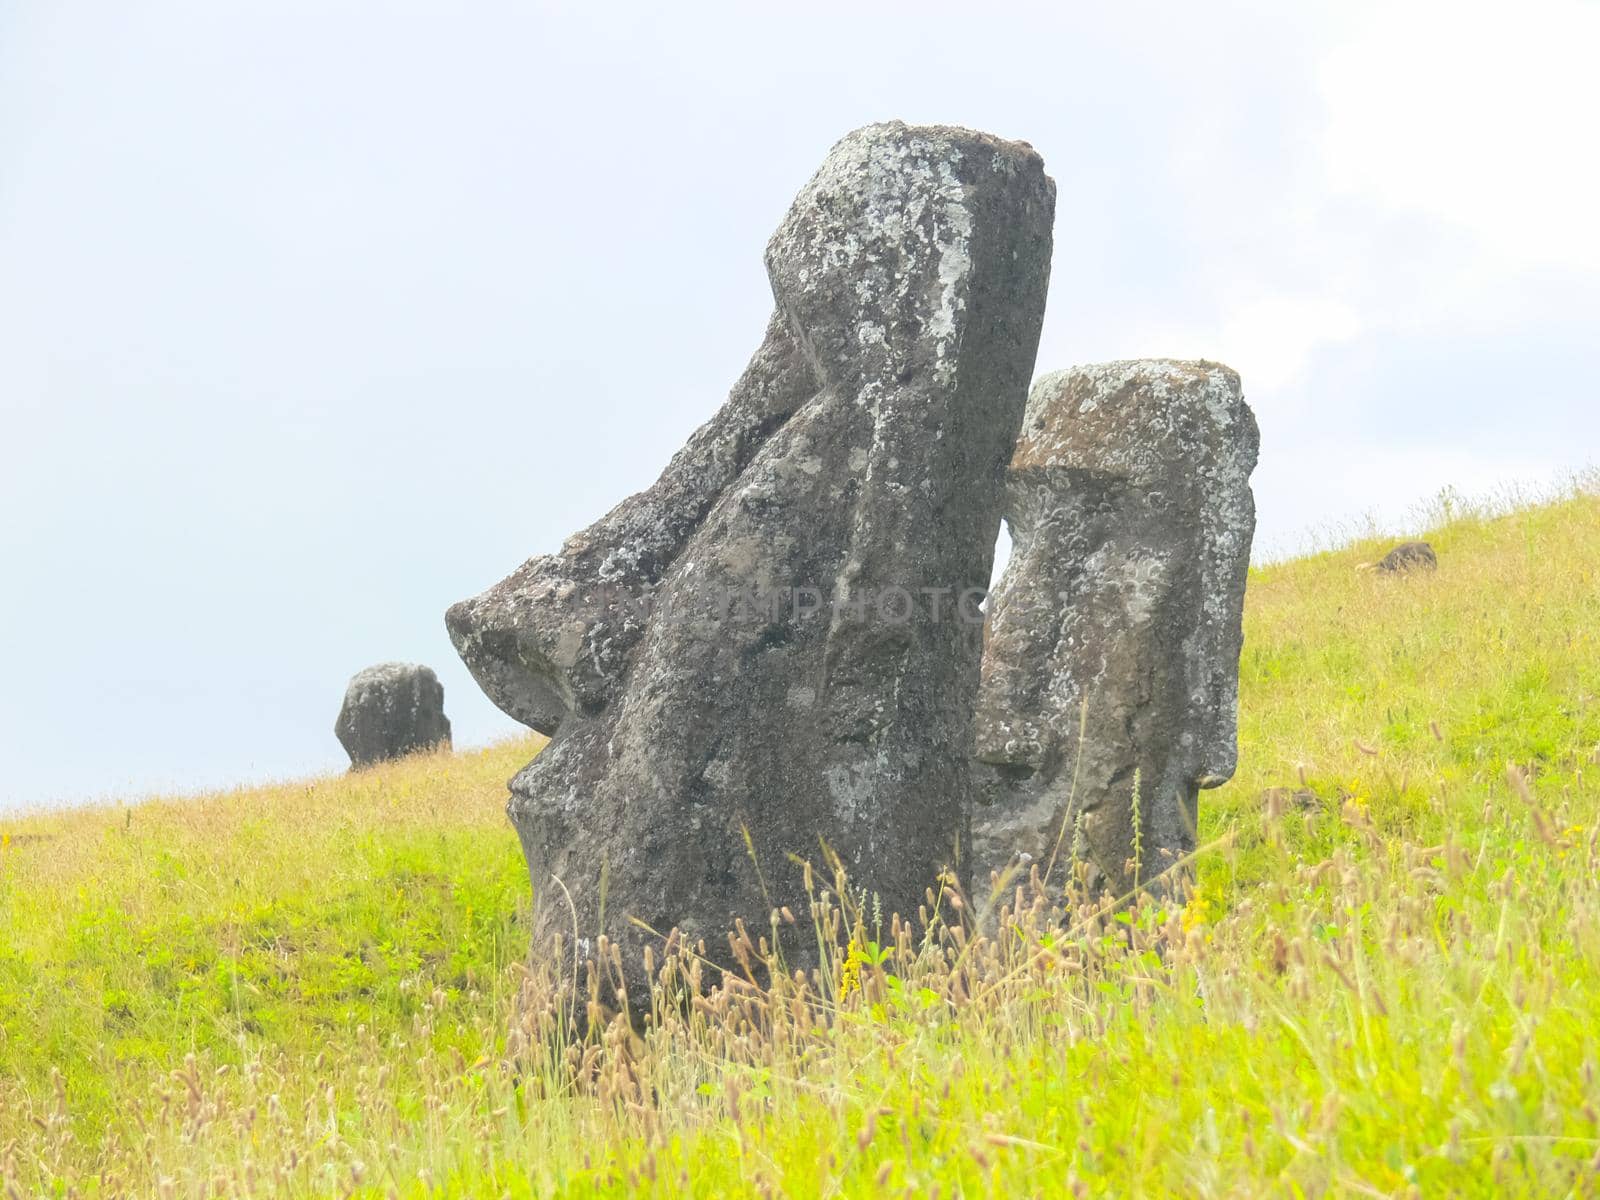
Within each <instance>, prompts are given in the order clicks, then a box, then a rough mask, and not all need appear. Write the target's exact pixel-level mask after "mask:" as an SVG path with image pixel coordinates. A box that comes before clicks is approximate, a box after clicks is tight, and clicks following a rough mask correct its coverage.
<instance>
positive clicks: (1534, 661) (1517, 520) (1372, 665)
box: [0, 493, 1600, 1198]
mask: <svg viewBox="0 0 1600 1200" xmlns="http://www.w3.org/2000/svg"><path fill="white" fill-rule="evenodd" d="M1430 540H1432V542H1433V544H1434V546H1435V547H1436V549H1437V550H1438V552H1439V556H1440V561H1441V570H1440V571H1439V573H1438V575H1437V576H1434V577H1418V578H1411V579H1393V578H1386V577H1382V576H1378V575H1375V574H1373V573H1368V572H1360V571H1357V570H1356V569H1355V567H1356V564H1357V563H1359V562H1362V561H1366V560H1369V559H1372V558H1375V557H1377V556H1378V554H1379V553H1380V552H1381V549H1382V547H1381V546H1379V545H1376V544H1365V545H1354V546H1351V547H1348V548H1346V549H1343V550H1340V551H1337V552H1334V553H1329V554H1323V555H1319V556H1316V557H1313V558H1309V559H1305V560H1299V561H1295V562H1290V563H1286V564H1283V565H1280V566H1275V567H1271V568H1269V569H1266V570H1263V571H1259V572H1255V573H1253V574H1252V577H1251V583H1250V591H1249V598H1248V613H1247V622H1246V624H1247V628H1246V645H1245V652H1244V660H1243V668H1242V674H1243V679H1242V684H1243V686H1242V713H1241V769H1240V773H1239V776H1238V778H1237V779H1236V780H1235V781H1234V782H1233V783H1231V784H1230V785H1228V786H1227V787H1225V788H1223V789H1220V790H1219V791H1217V792H1211V793H1207V794H1206V796H1205V798H1204V831H1203V832H1204V838H1205V841H1206V843H1207V846H1206V849H1205V850H1204V851H1203V852H1202V854H1201V855H1200V856H1199V863H1198V868H1199V887H1198V890H1197V892H1196V894H1195V895H1194V896H1193V898H1191V899H1190V900H1189V902H1188V904H1187V906H1186V907H1185V908H1184V909H1182V910H1181V911H1173V912H1162V911H1157V910H1155V909H1153V908H1150V907H1146V908H1144V909H1143V910H1141V911H1139V912H1137V913H1122V914H1120V915H1117V914H1109V913H1107V914H1100V915H1094V916H1087V917H1082V918H1080V919H1078V920H1077V921H1076V923H1075V924H1073V925H1072V926H1071V927H1070V928H1069V929H1067V930H1066V931H1065V932H1059V931H1057V932H1051V931H1049V930H1047V929H1046V928H1045V926H1044V924H1043V923H1042V921H1041V920H1040V913H1041V911H1042V910H1043V908H1044V907H1046V906H1047V905H1048V904H1049V903H1050V902H1051V899H1052V897H1050V896H1040V895H1039V894H1037V893H1036V892H1033V891H1030V889H1029V888H1027V887H1024V888H1023V892H1022V894H1021V895H1020V896H1018V895H1017V894H1015V893H1008V895H1007V897H1005V898H1002V902H1003V903H1004V904H1005V905H1006V912H1005V913H1004V914H1003V918H1002V920H1001V922H1000V925H1001V928H1002V930H1003V932H1001V933H1000V934H998V935H995V936H992V937H980V936H976V935H975V934H973V933H971V932H969V931H968V929H967V928H966V926H965V924H964V922H965V921H966V920H967V919H968V918H969V917H970V915H971V914H972V912H973V911H974V910H975V909H983V908H985V907H986V902H987V898H986V897H983V896H969V897H966V898H965V899H963V898H961V897H959V896H956V895H954V894H953V893H950V892H945V893H943V894H941V895H940V896H939V897H938V904H937V906H936V911H935V912H932V913H929V914H928V918H929V919H928V923H927V925H926V926H925V925H924V924H923V923H922V922H920V921H913V922H911V923H909V924H906V925H903V926H901V925H898V924H897V923H894V922H892V921H891V919H890V917H889V916H888V915H887V914H885V915H883V916H882V919H881V921H875V920H874V917H875V914H874V913H873V912H872V911H871V910H872V905H871V902H870V900H866V901H865V902H864V903H858V902H857V900H856V898H854V897H853V895H852V894H851V892H850V889H846V896H845V898H844V899H843V900H841V899H840V898H839V896H838V894H837V890H834V891H833V892H831V893H829V894H828V897H827V899H826V901H825V902H824V903H825V906H826V916H825V918H824V923H825V924H826V925H827V929H826V930H825V932H826V934H827V938H828V941H829V944H830V945H831V946H833V947H835V949H834V952H833V955H834V956H833V959H832V961H831V962H830V966H829V968H828V970H827V972H826V974H825V976H823V977H822V978H819V979H816V980H810V981H805V982H803V983H802V982H794V981H792V980H791V981H788V982H785V983H784V984H783V985H782V986H780V987H779V988H778V989H777V990H776V991H774V992H769V991H764V990H762V989H758V988H755V987H747V988H745V989H743V990H742V991H740V992H738V993H736V994H733V995H724V996H722V997H721V998H719V999H717V1000H715V1001H713V1002H709V1003H707V1002H702V1003H700V1004H697V1005H696V1006H695V1007H694V1009H693V1011H692V1012H690V1013H688V1014H687V1015H677V1014H674V1015H673V1016H672V1017H671V1018H670V1019H669V1020H667V1021H666V1022H665V1023H664V1026H663V1027H662V1028H661V1029H660V1030H658V1031H657V1032H655V1033H652V1034H651V1035H650V1037H649V1038H647V1039H645V1040H643V1041H640V1040H639V1039H637V1038H634V1037H632V1036H630V1035H628V1034H627V1033H626V1031H625V1029H624V1027H623V1026H622V1025H620V1024H618V1025H614V1026H612V1027H611V1028H610V1029H609V1030H608V1031H607V1032H606V1033H605V1034H604V1035H603V1036H600V1037H597V1038H596V1039H595V1040H594V1041H593V1042H591V1044H589V1045H587V1046H572V1045H569V1044H566V1043H564V1042H562V1041H561V1040H560V1033H559V1030H560V1028H561V1026H562V1025H563V1021H564V1018H563V1015H562V1014H563V1012H564V1011H565V1010H564V1007H563V1006H564V1004H565V1002H566V997H565V996H564V995H563V994H562V993H561V992H560V991H559V989H560V987H561V986H562V981H559V980H553V979H550V978H547V977H545V976H542V975H540V974H537V973H530V972H528V971H527V970H525V969H524V968H523V967H522V965H521V963H520V959H521V957H522V948H523V946H524V945H525V935H524V934H523V933H522V932H521V926H520V924H519V914H520V913H522V912H523V911H524V909H525V904H526V900H525V893H526V875H525V873H524V870H523V867H522V863H521V860H520V857H519V854H518V851H517V848H516V843H515V838H514V837H513V835H512V833H511V832H510V830H509V828H508V827H507V826H506V823H505V819H504V816H503V813H502V801H503V794H504V791H503V782H504V780H505V779H506V778H507V777H508V776H509V775H510V774H511V773H512V772H513V770H514V769H515V768H516V767H517V766H518V765H520V764H521V763H522V762H523V761H524V760H525V759H526V758H527V757H528V756H529V755H530V754H531V753H532V751H533V750H534V748H535V743H533V742H526V743H515V744H510V745H506V746H501V747H498V748H495V749H493V750H490V751H486V752H481V753H470V754H460V755H456V756H453V757H451V756H438V757H424V758H419V759H416V760H414V761H410V762H406V763H404V764H399V765H396V766H393V767H390V768H385V769H380V770H375V771H372V772H368V773H365V774H362V775H359V776H353V777H349V778H345V777H340V778H330V779H324V780H316V781H312V782H309V783H303V784H293V785H285V786H278V787H270V788H260V789H253V790H241V791H238V792H233V793H227V794H220V795H213V796H204V797H198V798H192V799H181V800H171V801H159V802H151V803H146V804H141V805H138V806H135V807H132V808H127V809H123V808H101V809H93V810H88V811H81V812H75V813H71V814H67V815H59V816H48V817H36V818H30V819H23V820H13V821H10V822H9V823H0V843H3V844H0V1178H3V1180H4V1188H5V1194H6V1195H7V1196H16V1197H31V1196H34V1195H61V1196H67V1195H78V1196H114V1195H117V1196H120V1195H129V1194H134V1195H155V1196H174V1197H177V1196H184V1197H190V1196H192V1197H200V1196H259V1197H267V1196H324V1195H335V1196H344V1195H356V1196H390V1195H397V1196H404V1197H412V1196H425V1195H435V1194H437V1195H484V1196H501V1195H511V1196H517V1197H521V1196H544V1195H553V1194H565V1195H577V1196H593V1195H629V1194H634V1193H636V1192H644V1193H653V1194H660V1195H677V1194H686V1193H687V1194H695V1195H705V1196H713V1195H729V1194H742V1193H745V1192H754V1193H757V1194H763V1195H771V1196H779V1195H786V1196H794V1197H814V1196H831V1195H866V1194H874V1195H876V1194H883V1195H892V1196H902V1195H904V1196H929V1195H939V1196H943V1197H947V1198H948V1197H955V1196H982V1195H1039V1196H1060V1195H1075V1194H1076V1195H1086V1196H1090V1195H1104V1194H1113V1195H1132V1194H1149V1195H1155V1194H1174V1195H1191V1196H1233V1195H1241V1194H1245V1195H1249V1194H1262V1193H1265V1194H1282V1195H1289V1196H1301V1195H1305V1196H1316V1195H1327V1194H1331V1195H1362V1196H1374V1195H1376V1196H1389V1195H1395V1196H1405V1195H1428V1196H1432V1195H1452V1194H1482V1195H1490V1194H1493V1195H1506V1196H1516V1195H1528V1196H1547V1195H1595V1194H1600V1082H1597V1071H1600V1021H1597V1019H1596V1014H1597V1013H1600V871H1597V868H1600V850H1597V838H1600V787H1597V786H1596V785H1597V780H1600V701H1597V697H1600V645H1597V643H1596V637H1597V631H1600V581H1597V579H1596V572H1597V569H1600V498H1597V497H1596V496H1595V495H1593V494H1583V493H1580V494H1577V495H1574V496H1573V497H1572V498H1570V499H1567V500H1565V501H1563V502H1561V503H1558V504H1552V505H1547V506H1543V507H1538V508H1533V509H1529V510H1525V511H1521V512H1516V513H1512V514H1510V515H1505V516H1500V517H1497V518H1494V519H1487V518H1473V517H1458V518H1456V519H1455V520H1453V521H1451V522H1450V523H1448V524H1446V525H1445V526H1443V527H1442V528H1440V529H1438V530H1436V531H1434V532H1433V533H1432V534H1431V535H1430ZM824 884H827V885H832V884H833V881H832V880H831V879H825V880H824V879H819V885H818V886H819V893H820V890H821V888H822V887H823V886H824ZM1057 890H1059V889H1057ZM820 899H821V896H820V895H819V900H820ZM798 916H799V920H800V921H801V922H802V923H804V922H805V921H806V920H807V918H806V915H805V914H798ZM778 928H779V931H780V933H781V934H782V936H784V937H792V936H797V935H803V936H808V937H809V936H813V935H812V934H811V933H810V932H809V931H808V930H805V929H801V928H797V929H793V930H791V929H788V927H787V926H785V925H783V924H782V922H781V921H780V923H779V926H778ZM762 933H767V934H768V935H769V936H770V933H771V931H770V930H762V931H752V932H751V939H752V945H751V947H750V953H751V955H752V957H755V958H759V957H760V956H761V954H762V953H763V948H762V946H761V945H759V944H757V943H758V942H759V938H760V935H761V934H762ZM662 969H663V970H665V971H667V972H669V973H670V972H672V971H693V970H694V963H693V955H692V950H691V951H690V952H687V953H686V954H685V955H680V956H679V957H678V958H676V959H674V960H672V961H670V962H667V963H666V964H665V965H664V966H663V968H662ZM756 976H757V978H761V979H764V978H765V976H763V975H762V974H761V972H760V971H757V972H756Z"/></svg>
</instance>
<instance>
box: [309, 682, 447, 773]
mask: <svg viewBox="0 0 1600 1200" xmlns="http://www.w3.org/2000/svg"><path fill="white" fill-rule="evenodd" d="M333 732H334V733H335V734H336V735H337V736H338V738H339V744H340V745H341V746H343V747H344V749H345V753H346V754H348V755H349V756H350V765H351V766H352V767H365V766H370V765H371V764H373V763H378V762H386V761H387V760H389V759H391V758H399V757H401V756H402V755H405V754H411V753H413V752H415V751H418V750H432V749H433V748H434V747H436V746H440V745H446V746H448V745H449V744H450V721H449V719H448V718H447V717H446V716H445V715H444V687H443V686H442V685H441V684H440V683H439V677H438V676H437V675H435V674H434V673H433V671H432V670H431V669H429V668H428V667H424V666H420V665H418V664H416V663H379V664H378V665H377V666H374V667H368V668H366V670H364V671H360V672H357V674H356V675H355V677H354V678H353V679H351V680H350V685H349V687H347V688H345V692H344V704H343V706H342V707H341V708H340V709H339V719H338V721H336V722H335V723H334V726H333Z"/></svg>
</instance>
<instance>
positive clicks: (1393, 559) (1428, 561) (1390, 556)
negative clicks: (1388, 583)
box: [1377, 542, 1439, 574]
mask: <svg viewBox="0 0 1600 1200" xmlns="http://www.w3.org/2000/svg"><path fill="white" fill-rule="evenodd" d="M1377 565H1378V570H1380V571H1387V572H1389V573H1390V574H1403V573H1405V572H1407V571H1435V570H1438V568H1439V558H1438V556H1437V555H1436V554H1434V552H1433V547H1432V546H1430V545H1428V543H1427V542H1401V543H1400V544H1399V545H1398V546H1396V547H1395V548H1394V549H1393V550H1391V551H1389V553H1387V554H1385V555H1384V556H1383V557H1382V558H1381V559H1379V560H1378V564H1377Z"/></svg>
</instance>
